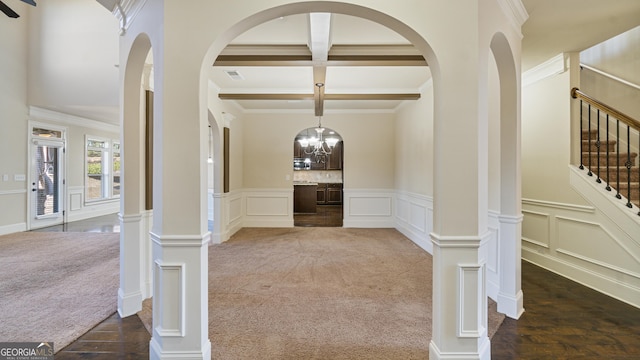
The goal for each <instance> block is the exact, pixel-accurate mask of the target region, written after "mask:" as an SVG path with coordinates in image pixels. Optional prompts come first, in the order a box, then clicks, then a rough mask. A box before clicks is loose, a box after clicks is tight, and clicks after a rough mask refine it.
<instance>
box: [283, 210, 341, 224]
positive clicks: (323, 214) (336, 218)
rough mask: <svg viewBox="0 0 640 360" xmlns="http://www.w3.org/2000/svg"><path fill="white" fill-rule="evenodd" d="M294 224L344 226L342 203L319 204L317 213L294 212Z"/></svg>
mask: <svg viewBox="0 0 640 360" xmlns="http://www.w3.org/2000/svg"><path fill="white" fill-rule="evenodd" d="M293 226H314V227H321V226H327V227H342V205H318V206H317V207H316V213H315V214H300V213H294V214H293Z"/></svg>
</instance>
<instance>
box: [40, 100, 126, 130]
mask: <svg viewBox="0 0 640 360" xmlns="http://www.w3.org/2000/svg"><path fill="white" fill-rule="evenodd" d="M29 118H30V120H34V121H48V122H54V123H56V124H63V125H71V126H79V127H85V128H90V129H94V130H100V131H106V132H113V133H120V127H119V126H117V125H113V124H108V123H105V122H102V121H97V120H91V119H87V118H83V117H80V116H75V115H69V114H65V113H61V112H58V111H53V110H49V109H43V108H40V107H37V106H30V107H29Z"/></svg>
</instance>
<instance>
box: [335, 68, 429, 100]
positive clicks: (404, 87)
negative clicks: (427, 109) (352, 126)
mask: <svg viewBox="0 0 640 360" xmlns="http://www.w3.org/2000/svg"><path fill="white" fill-rule="evenodd" d="M429 78H431V72H430V71H429V68H428V67H426V66H393V67H391V66H388V67H373V66H349V67H345V66H332V67H329V68H327V83H326V89H325V92H327V93H348V92H358V93H365V94H366V93H396V92H417V91H418V89H419V88H420V87H421V86H422V85H424V84H425V83H426V82H427V80H429Z"/></svg>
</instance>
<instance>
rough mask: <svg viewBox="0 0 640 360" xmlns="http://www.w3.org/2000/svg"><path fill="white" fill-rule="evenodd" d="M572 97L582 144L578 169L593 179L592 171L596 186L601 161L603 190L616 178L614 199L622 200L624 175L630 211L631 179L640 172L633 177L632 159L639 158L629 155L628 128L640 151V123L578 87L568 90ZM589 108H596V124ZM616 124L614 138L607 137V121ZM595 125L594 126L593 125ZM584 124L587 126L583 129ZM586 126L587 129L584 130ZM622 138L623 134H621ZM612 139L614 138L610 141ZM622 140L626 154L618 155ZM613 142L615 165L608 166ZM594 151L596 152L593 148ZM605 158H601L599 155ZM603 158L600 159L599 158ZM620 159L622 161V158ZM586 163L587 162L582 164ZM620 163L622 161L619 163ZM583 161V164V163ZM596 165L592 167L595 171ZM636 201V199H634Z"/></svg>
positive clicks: (600, 180) (631, 205)
mask: <svg viewBox="0 0 640 360" xmlns="http://www.w3.org/2000/svg"><path fill="white" fill-rule="evenodd" d="M571 97H572V98H574V99H579V100H580V139H581V144H580V169H581V170H584V169H585V167H586V168H587V171H588V172H587V175H589V176H593V175H594V170H595V175H596V182H597V183H602V176H601V171H602V170H603V169H602V166H601V165H602V164H601V160H604V162H605V164H604V168H605V169H604V171H605V172H606V175H605V178H604V180H605V181H606V183H607V186H606V187H605V189H606V190H608V191H612V188H611V186H612V184H611V180H612V177H615V188H616V194H615V197H616V198H618V199H622V194H621V193H620V189H621V186H620V178H621V176H622V175H624V176H625V177H626V184H624V183H623V185H626V186H625V187H626V194H624V195H626V201H627V203H626V204H625V205H626V206H627V207H628V208H633V204H632V194H634V189H633V188H632V181H631V180H632V179H633V178H634V177H640V173H639V174H638V175H634V174H633V173H634V171H633V169H634V166H635V158H636V157H637V156H638V154H637V153H632V152H631V142H632V139H631V129H634V130H635V131H637V132H638V133H639V135H638V149H639V150H640V121H638V120H636V119H633V118H631V117H630V116H628V115H625V114H623V113H622V112H620V111H618V110H616V109H614V108H612V107H610V106H608V105H606V104H604V103H602V102H600V101H598V100H596V99H594V98H592V97H590V96H589V95H587V94H585V93H583V92H581V91H580V90H579V89H578V88H573V89H571ZM585 105H586V111H587V114H586V116H585V114H584V111H583V109H584V108H585ZM592 108H595V110H596V114H595V118H596V119H595V121H594V120H593V119H592V117H593V110H592ZM603 117H604V121H605V125H606V129H605V133H606V134H605V136H604V138H605V139H604V141H605V142H604V144H603V142H602V137H603V136H602V133H601V131H600V130H601V120H602V118H603ZM613 121H615V127H616V131H615V132H616V134H615V136H613V135H611V134H610V131H609V124H610V122H613ZM594 122H595V124H594ZM585 123H586V126H585ZM621 126H622V130H623V132H625V130H626V139H625V138H622V139H621V138H620V128H621ZM585 127H586V129H585ZM585 131H586V134H587V142H586V145H587V149H586V151H585V148H584V146H583V145H584V144H585V142H584V141H582V140H584V139H583V136H584V135H585ZM623 136H624V135H623ZM611 137H615V139H611ZM621 140H624V141H625V143H626V153H620V142H621ZM612 141H615V164H611V162H612V161H611V156H610V155H611V151H612V150H611V146H610V145H611V144H612ZM603 145H604V146H605V148H606V151H602V146H603ZM594 148H595V149H594ZM594 152H595V155H596V156H595V164H593V162H594V159H593V157H594V156H593V155H594V154H593V153H594ZM602 155H604V157H603V156H602ZM601 158H602V159H601ZM621 158H622V159H621ZM585 160H586V161H585ZM621 160H622V161H623V162H622V163H621ZM585 162H586V164H585ZM594 165H595V168H594ZM620 165H623V167H624V168H625V169H626V171H624V172H625V173H623V172H622V171H621V170H620V169H621V166H620ZM612 166H614V167H615V171H614V172H611V171H610V168H611V167H612ZM635 170H636V172H639V171H640V170H638V167H635ZM633 183H634V184H635V183H636V181H633ZM636 190H637V192H638V196H640V178H638V179H637V189H636ZM636 200H638V199H636ZM637 202H638V205H637V206H638V207H639V208H640V200H638V201H637ZM638 216H640V211H638Z"/></svg>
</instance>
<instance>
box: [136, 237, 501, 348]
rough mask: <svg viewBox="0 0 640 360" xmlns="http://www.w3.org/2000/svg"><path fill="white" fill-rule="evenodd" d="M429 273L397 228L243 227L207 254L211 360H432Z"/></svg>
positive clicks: (425, 260)
mask: <svg viewBox="0 0 640 360" xmlns="http://www.w3.org/2000/svg"><path fill="white" fill-rule="evenodd" d="M431 266H432V265H431V255H429V254H428V253H426V252H425V251H423V250H422V249H420V248H419V247H418V246H416V245H415V244H414V243H412V242H411V241H410V240H408V239H407V238H406V237H404V236H403V235H402V234H400V233H399V232H398V231H396V230H392V229H344V228H287V229H282V228H281V229H262V228H261V229H256V228H253V229H252V228H245V229H242V230H240V231H239V232H238V233H237V234H236V235H234V236H233V237H232V238H231V239H230V240H229V241H227V242H225V243H223V244H221V245H214V246H211V247H210V250H209V337H210V339H211V344H212V357H213V358H215V359H225V360H227V359H426V358H428V353H429V341H430V338H431V335H430V333H431V282H432V278H431ZM489 314H490V315H489V322H490V324H489V333H490V335H493V333H495V331H496V330H497V328H498V327H499V325H500V324H501V323H502V320H503V319H504V316H503V315H500V314H497V313H496V311H495V303H493V302H491V305H490V307H489ZM139 316H140V318H141V319H142V321H143V322H144V323H145V325H146V326H147V329H149V328H150V322H151V305H150V301H146V302H145V306H144V309H143V311H141V312H140V313H139Z"/></svg>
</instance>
